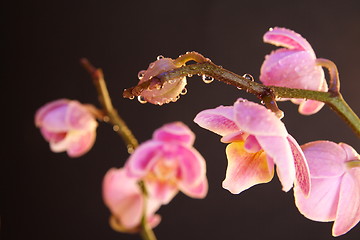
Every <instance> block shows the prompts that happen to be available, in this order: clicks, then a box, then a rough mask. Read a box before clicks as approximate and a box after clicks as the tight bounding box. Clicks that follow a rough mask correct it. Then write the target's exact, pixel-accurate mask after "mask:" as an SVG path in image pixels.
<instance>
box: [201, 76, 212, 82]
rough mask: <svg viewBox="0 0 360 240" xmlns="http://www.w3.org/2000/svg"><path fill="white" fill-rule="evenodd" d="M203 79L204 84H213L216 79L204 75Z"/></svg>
mask: <svg viewBox="0 0 360 240" xmlns="http://www.w3.org/2000/svg"><path fill="white" fill-rule="evenodd" d="M201 78H202V80H203V82H204V83H212V82H213V81H214V78H213V77H211V76H206V75H202V76H201Z"/></svg>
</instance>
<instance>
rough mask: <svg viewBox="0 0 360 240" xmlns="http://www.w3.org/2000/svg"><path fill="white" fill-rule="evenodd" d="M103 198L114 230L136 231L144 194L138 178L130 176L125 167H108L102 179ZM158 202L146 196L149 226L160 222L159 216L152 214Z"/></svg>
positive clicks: (142, 209) (140, 217) (157, 206)
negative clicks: (110, 215)
mask: <svg viewBox="0 0 360 240" xmlns="http://www.w3.org/2000/svg"><path fill="white" fill-rule="evenodd" d="M103 199H104V202H105V204H106V206H107V207H108V208H109V209H110V211H111V213H112V218H111V221H110V224H111V226H112V227H113V228H114V230H118V231H121V232H138V231H139V230H140V223H141V219H142V215H143V212H144V206H145V204H144V200H145V199H144V195H143V194H142V192H141V190H140V186H139V185H138V179H136V178H131V177H129V176H128V175H127V174H126V170H125V169H115V168H112V169H110V170H109V171H108V172H107V173H106V175H105V177H104V180H103ZM160 205H161V204H160V202H158V201H156V200H154V199H152V198H148V199H147V202H146V217H147V221H148V223H149V226H150V227H152V228H153V227H156V226H157V225H158V224H159V223H160V216H159V215H154V213H155V212H156V211H157V210H158V209H159V207H160Z"/></svg>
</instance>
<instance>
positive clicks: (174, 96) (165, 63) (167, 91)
mask: <svg viewBox="0 0 360 240" xmlns="http://www.w3.org/2000/svg"><path fill="white" fill-rule="evenodd" d="M179 67H181V65H178V64H176V62H175V61H174V60H173V59H171V58H158V60H156V61H155V62H152V63H150V65H149V67H148V69H147V70H142V71H140V72H139V74H138V78H139V79H140V81H139V83H138V85H139V84H142V83H144V82H146V81H149V80H151V79H152V78H153V77H155V76H157V75H159V74H161V73H163V72H167V71H171V70H174V69H176V68H179ZM186 84H187V82H186V77H182V78H177V79H172V80H170V81H167V82H164V83H163V85H160V84H159V83H158V84H156V82H155V83H154V84H153V86H152V84H150V86H149V88H148V89H145V90H143V91H142V92H141V94H140V96H139V97H140V100H139V101H140V102H149V103H152V104H157V105H162V104H164V103H169V102H171V101H172V102H176V101H177V100H178V99H179V97H180V93H181V92H182V91H183V89H184V88H185V86H186Z"/></svg>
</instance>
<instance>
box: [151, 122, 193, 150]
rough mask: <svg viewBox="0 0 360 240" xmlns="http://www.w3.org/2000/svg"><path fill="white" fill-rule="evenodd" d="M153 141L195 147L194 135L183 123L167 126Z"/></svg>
mask: <svg viewBox="0 0 360 240" xmlns="http://www.w3.org/2000/svg"><path fill="white" fill-rule="evenodd" d="M153 139H155V140H158V141H163V142H172V141H174V142H178V143H182V144H186V145H189V146H191V145H193V144H194V141H195V135H194V133H193V132H192V131H191V130H190V129H189V128H188V127H187V126H186V125H185V124H183V123H181V122H175V123H170V124H165V125H164V126H163V127H161V128H160V129H158V130H156V131H155V132H154V134H153Z"/></svg>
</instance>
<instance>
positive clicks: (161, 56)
mask: <svg viewBox="0 0 360 240" xmlns="http://www.w3.org/2000/svg"><path fill="white" fill-rule="evenodd" d="M163 58H164V56H163V55H159V56H157V58H156V60H160V59H163Z"/></svg>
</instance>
